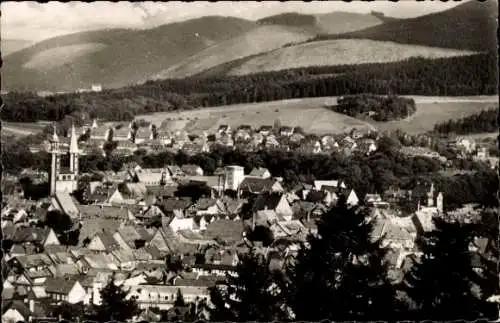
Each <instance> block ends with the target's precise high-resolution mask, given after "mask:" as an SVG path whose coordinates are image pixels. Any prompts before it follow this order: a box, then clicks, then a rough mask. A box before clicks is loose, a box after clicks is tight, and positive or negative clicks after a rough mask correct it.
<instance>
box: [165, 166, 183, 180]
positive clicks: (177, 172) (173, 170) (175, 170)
mask: <svg viewBox="0 0 500 323" xmlns="http://www.w3.org/2000/svg"><path fill="white" fill-rule="evenodd" d="M165 167H166V168H167V170H168V172H169V174H170V176H171V177H177V176H182V175H184V173H183V172H182V170H181V168H180V167H179V166H177V165H167V166H165Z"/></svg>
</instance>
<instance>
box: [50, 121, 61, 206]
mask: <svg viewBox="0 0 500 323" xmlns="http://www.w3.org/2000/svg"><path fill="white" fill-rule="evenodd" d="M50 154H51V156H52V162H51V166H50V195H51V196H53V195H55V194H56V183H57V174H58V172H59V168H60V167H61V160H60V157H59V137H58V136H57V132H56V127H55V126H54V134H53V135H52V140H51V142H50Z"/></svg>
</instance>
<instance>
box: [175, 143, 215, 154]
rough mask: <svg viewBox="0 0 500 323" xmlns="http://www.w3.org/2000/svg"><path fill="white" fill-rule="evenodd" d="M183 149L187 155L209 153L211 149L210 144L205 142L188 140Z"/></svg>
mask: <svg viewBox="0 0 500 323" xmlns="http://www.w3.org/2000/svg"><path fill="white" fill-rule="evenodd" d="M181 149H182V151H183V152H184V153H186V155H189V156H192V155H196V154H201V153H207V152H209V151H210V146H209V145H208V144H207V143H206V142H204V143H196V142H186V143H184V144H183V145H182V148H181Z"/></svg>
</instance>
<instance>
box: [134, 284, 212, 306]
mask: <svg viewBox="0 0 500 323" xmlns="http://www.w3.org/2000/svg"><path fill="white" fill-rule="evenodd" d="M178 290H180V292H181V293H182V295H183V297H184V300H185V301H186V302H195V301H197V300H200V299H208V298H209V297H210V294H209V290H208V287H206V286H180V285H177V286H170V285H137V286H131V287H130V289H129V292H128V295H127V298H130V297H136V302H137V304H138V306H139V308H141V309H147V308H151V307H156V308H159V309H160V310H168V309H170V308H172V307H173V306H174V302H175V299H176V298H177V293H178Z"/></svg>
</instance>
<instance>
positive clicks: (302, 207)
mask: <svg viewBox="0 0 500 323" xmlns="http://www.w3.org/2000/svg"><path fill="white" fill-rule="evenodd" d="M291 207H292V211H293V215H294V218H295V219H303V220H310V219H317V218H319V217H320V216H321V215H322V214H323V213H324V212H325V211H326V207H324V206H323V205H322V204H316V203H313V202H308V201H296V202H294V203H293V204H292V206H291Z"/></svg>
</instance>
